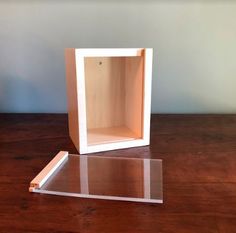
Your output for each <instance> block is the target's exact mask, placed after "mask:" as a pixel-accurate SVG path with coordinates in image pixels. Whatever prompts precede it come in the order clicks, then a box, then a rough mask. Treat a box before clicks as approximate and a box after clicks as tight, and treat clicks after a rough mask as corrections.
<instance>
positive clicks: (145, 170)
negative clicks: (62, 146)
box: [30, 151, 163, 203]
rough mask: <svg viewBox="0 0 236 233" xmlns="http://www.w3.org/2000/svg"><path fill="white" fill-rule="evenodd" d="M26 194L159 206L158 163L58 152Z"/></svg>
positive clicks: (160, 171) (160, 201)
mask: <svg viewBox="0 0 236 233" xmlns="http://www.w3.org/2000/svg"><path fill="white" fill-rule="evenodd" d="M30 191H31V192H36V193H44V194H53V195H61V196H71V197H84V198H96V199H108V200H121V201H137V202H150V203H162V201H163V198H162V195H163V194H162V160H158V159H142V158H118V157H102V156H92V155H90V156H87V155H81V156H79V155H70V154H68V152H63V151H61V152H60V153H58V154H57V155H56V156H55V157H54V159H53V160H52V161H51V162H50V163H49V164H48V165H47V166H46V167H45V168H44V169H43V170H42V171H41V172H40V173H39V174H38V175H37V176H36V177H35V178H34V179H33V180H32V181H31V183H30Z"/></svg>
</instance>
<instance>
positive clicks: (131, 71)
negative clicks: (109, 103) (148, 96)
mask: <svg viewBox="0 0 236 233" xmlns="http://www.w3.org/2000/svg"><path fill="white" fill-rule="evenodd" d="M143 67H144V57H143V56H139V57H127V58H126V62H125V123H126V126H127V127H128V128H129V129H130V130H132V131H133V132H134V133H135V134H136V136H137V138H141V137H142V136H143V131H142V129H143V88H144V72H143V71H144V68H143Z"/></svg>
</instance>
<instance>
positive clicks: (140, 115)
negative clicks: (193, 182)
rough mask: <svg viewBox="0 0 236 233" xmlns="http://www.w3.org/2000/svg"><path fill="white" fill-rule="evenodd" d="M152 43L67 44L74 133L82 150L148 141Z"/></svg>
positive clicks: (131, 144)
mask: <svg viewBox="0 0 236 233" xmlns="http://www.w3.org/2000/svg"><path fill="white" fill-rule="evenodd" d="M151 76H152V49H142V48H140V49H74V48H71V49H66V78H67V95H68V112H69V131H70V136H71V139H72V141H73V143H74V144H75V146H76V148H77V149H78V151H79V153H80V154H84V153H92V152H98V151H106V150H114V149H121V148H129V147H136V146H144V145H148V144H149V133H150V104H151Z"/></svg>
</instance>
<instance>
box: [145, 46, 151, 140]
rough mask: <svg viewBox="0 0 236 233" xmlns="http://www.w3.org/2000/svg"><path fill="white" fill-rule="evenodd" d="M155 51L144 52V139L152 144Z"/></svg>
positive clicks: (147, 50)
mask: <svg viewBox="0 0 236 233" xmlns="http://www.w3.org/2000/svg"><path fill="white" fill-rule="evenodd" d="M152 62H153V49H151V48H148V49H145V52H144V94H143V99H144V102H143V103H144V106H143V139H144V140H145V141H146V143H147V144H149V143H150V118H151V92H152Z"/></svg>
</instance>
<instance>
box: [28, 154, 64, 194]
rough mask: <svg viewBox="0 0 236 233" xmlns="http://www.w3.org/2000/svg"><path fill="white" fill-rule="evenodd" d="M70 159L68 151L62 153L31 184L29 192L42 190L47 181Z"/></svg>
mask: <svg viewBox="0 0 236 233" xmlns="http://www.w3.org/2000/svg"><path fill="white" fill-rule="evenodd" d="M67 157H68V152H67V151H60V152H59V153H58V154H57V155H56V156H55V157H54V158H53V159H52V160H51V161H50V163H49V164H48V165H47V166H46V167H45V168H44V169H43V170H42V171H41V172H40V173H39V174H38V175H37V176H36V177H35V178H34V179H33V180H32V181H31V182H30V189H29V191H33V189H32V188H41V187H42V185H43V184H44V183H45V182H46V181H47V179H48V178H49V177H50V176H51V175H52V174H53V172H54V171H55V170H56V169H57V168H58V167H59V166H60V165H61V164H62V163H63V161H64V160H65V159H66V158H67Z"/></svg>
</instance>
